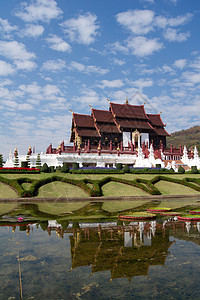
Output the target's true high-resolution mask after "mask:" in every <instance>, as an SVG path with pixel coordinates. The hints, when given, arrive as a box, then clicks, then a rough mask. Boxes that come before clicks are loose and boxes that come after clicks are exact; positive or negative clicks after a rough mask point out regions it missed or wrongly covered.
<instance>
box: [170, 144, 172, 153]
mask: <svg viewBox="0 0 200 300" xmlns="http://www.w3.org/2000/svg"><path fill="white" fill-rule="evenodd" d="M170 152H171V153H172V152H173V148H172V144H171V146H170Z"/></svg>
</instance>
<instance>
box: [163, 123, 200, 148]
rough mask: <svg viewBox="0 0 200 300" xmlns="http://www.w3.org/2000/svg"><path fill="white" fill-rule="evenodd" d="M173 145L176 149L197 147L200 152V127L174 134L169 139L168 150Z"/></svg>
mask: <svg viewBox="0 0 200 300" xmlns="http://www.w3.org/2000/svg"><path fill="white" fill-rule="evenodd" d="M171 144H172V145H173V146H175V147H176V148H179V145H186V147H187V148H188V147H194V146H197V149H198V151H200V126H194V127H191V128H189V129H187V130H181V131H177V132H174V133H172V134H171V136H170V137H167V148H170V145H171Z"/></svg>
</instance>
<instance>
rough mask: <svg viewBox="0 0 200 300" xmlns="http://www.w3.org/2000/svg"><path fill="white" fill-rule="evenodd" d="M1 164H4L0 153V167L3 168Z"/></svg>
mask: <svg viewBox="0 0 200 300" xmlns="http://www.w3.org/2000/svg"><path fill="white" fill-rule="evenodd" d="M3 164H4V161H3V155H2V154H0V168H3Z"/></svg>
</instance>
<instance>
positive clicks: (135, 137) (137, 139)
mask: <svg viewBox="0 0 200 300" xmlns="http://www.w3.org/2000/svg"><path fill="white" fill-rule="evenodd" d="M140 137H141V134H140V133H139V131H138V130H137V129H136V130H135V131H134V132H132V142H133V145H134V149H138V148H140V145H141V143H140Z"/></svg>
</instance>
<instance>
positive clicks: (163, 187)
mask: <svg viewBox="0 0 200 300" xmlns="http://www.w3.org/2000/svg"><path fill="white" fill-rule="evenodd" d="M155 187H157V188H158V189H159V191H160V192H161V193H162V195H194V194H198V195H200V192H198V191H195V190H194V189H192V188H189V187H187V186H184V185H182V184H177V183H173V182H168V181H164V180H161V181H159V182H157V183H156V184H155Z"/></svg>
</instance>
